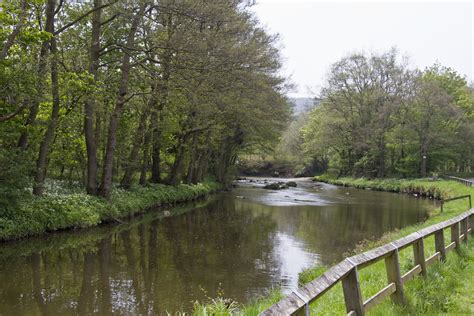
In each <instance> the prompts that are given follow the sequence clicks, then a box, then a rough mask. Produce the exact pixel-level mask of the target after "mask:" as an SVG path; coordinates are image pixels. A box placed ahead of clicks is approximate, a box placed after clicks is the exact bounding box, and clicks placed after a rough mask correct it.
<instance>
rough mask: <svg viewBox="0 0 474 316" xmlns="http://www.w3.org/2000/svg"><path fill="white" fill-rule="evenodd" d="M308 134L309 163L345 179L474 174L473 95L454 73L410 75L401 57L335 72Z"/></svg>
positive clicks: (361, 59)
mask: <svg viewBox="0 0 474 316" xmlns="http://www.w3.org/2000/svg"><path fill="white" fill-rule="evenodd" d="M321 93H322V97H323V101H322V103H321V106H320V107H317V108H315V109H314V110H313V111H312V112H311V114H310V117H309V120H308V122H307V124H306V125H305V126H304V127H303V128H302V131H303V138H304V142H303V145H302V151H300V153H301V152H304V155H305V156H306V157H319V159H324V160H326V161H328V162H329V165H328V169H327V170H329V171H332V172H336V173H337V174H338V175H339V176H341V175H347V176H358V177H359V176H366V177H384V176H387V175H390V176H395V177H396V176H402V177H415V176H421V177H425V176H427V175H428V174H429V173H433V172H453V171H456V172H459V171H464V172H469V171H471V170H472V162H473V161H474V160H473V152H472V148H474V144H473V143H472V135H473V131H474V120H472V112H473V109H474V106H473V104H474V98H473V89H472V87H469V86H468V85H467V82H466V80H465V79H464V78H463V77H461V76H460V75H459V74H457V73H456V72H455V71H454V70H452V69H450V68H446V67H442V66H440V65H434V66H432V67H431V68H428V69H426V70H425V71H423V72H422V71H419V70H417V69H415V70H411V69H409V68H408V66H407V64H406V62H405V61H404V60H402V59H400V58H399V57H398V54H397V51H396V50H391V51H388V52H386V53H383V54H380V55H378V54H372V55H369V56H367V55H365V54H353V55H350V56H347V57H345V58H343V59H341V60H340V61H338V62H336V63H335V64H334V65H332V67H331V71H330V73H329V75H328V79H327V84H326V86H325V87H324V88H323V89H322V92H321Z"/></svg>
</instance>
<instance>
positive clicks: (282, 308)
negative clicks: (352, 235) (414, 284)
mask: <svg viewBox="0 0 474 316" xmlns="http://www.w3.org/2000/svg"><path fill="white" fill-rule="evenodd" d="M473 224H474V209H470V210H469V211H467V212H465V213H463V214H461V215H458V216H456V217H454V218H452V219H450V220H447V221H444V222H441V223H438V224H435V225H432V226H429V227H427V228H424V229H421V230H420V231H417V232H415V233H413V234H410V235H408V236H406V237H404V238H401V239H398V240H396V241H394V242H391V243H389V244H386V245H383V246H381V247H378V248H375V249H372V250H370V251H367V252H364V253H361V254H358V255H355V256H352V257H349V258H346V259H344V260H343V261H341V262H340V263H338V264H337V265H335V266H333V267H331V268H330V269H329V270H328V271H326V272H325V273H323V274H322V275H321V276H320V277H318V278H316V279H315V280H313V281H311V282H310V283H308V284H307V285H305V286H304V287H301V288H299V289H298V290H295V291H293V292H292V293H291V294H290V295H288V296H287V297H285V298H283V299H282V300H281V301H279V302H278V303H275V304H274V305H272V306H271V307H270V308H269V309H267V310H265V311H263V312H262V313H261V314H260V315H309V304H310V303H312V302H314V301H315V300H317V299H318V298H319V297H321V296H322V295H323V294H324V293H326V292H327V291H328V290H329V289H331V288H332V287H333V286H334V285H336V284H337V283H338V282H342V289H343V293H344V300H345V304H346V310H347V314H348V315H364V314H365V312H366V311H367V310H369V309H370V308H372V307H374V306H375V305H377V304H378V303H380V302H381V301H382V300H384V299H385V298H387V297H389V296H390V297H391V299H392V300H393V301H394V302H395V303H398V304H404V303H405V302H406V301H405V295H404V293H403V285H404V284H405V283H406V282H408V281H410V280H412V279H413V278H414V277H415V276H416V275H418V274H421V275H422V276H423V277H425V276H426V268H427V267H428V266H429V265H431V264H433V263H435V262H437V261H440V260H441V261H444V260H445V259H446V253H447V252H449V251H451V250H453V249H457V248H459V246H460V243H461V242H467V239H468V233H470V232H472V229H473V228H474V227H473V226H474V225H473ZM446 228H450V230H451V239H450V240H451V242H450V243H449V244H448V245H447V246H445V241H444V229H446ZM431 235H434V238H435V249H436V250H435V253H434V254H432V255H431V256H429V257H428V258H425V250H424V242H425V238H427V237H428V236H431ZM410 246H412V247H413V257H414V263H415V265H414V267H413V268H412V269H411V270H409V271H408V272H406V273H405V274H403V275H402V274H401V272H400V261H399V252H400V250H402V249H405V248H407V247H410ZM382 259H384V260H385V267H386V270H387V281H388V284H387V285H386V286H385V287H384V288H383V289H381V290H380V291H379V292H378V293H377V294H375V295H373V296H372V297H370V298H368V299H366V300H364V299H363V297H362V293H361V290H360V283H359V277H358V275H359V270H361V269H363V268H365V267H367V266H370V265H372V264H374V263H375V262H378V261H380V260H382Z"/></svg>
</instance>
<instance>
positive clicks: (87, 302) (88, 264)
mask: <svg viewBox="0 0 474 316" xmlns="http://www.w3.org/2000/svg"><path fill="white" fill-rule="evenodd" d="M82 275H83V276H82V285H81V293H80V294H79V299H78V302H77V312H78V314H79V315H87V314H89V313H91V312H93V311H94V309H93V306H92V305H93V303H94V293H95V290H94V287H93V285H92V279H93V277H94V254H93V253H91V252H89V251H88V252H86V253H85V254H84V269H83V272H82Z"/></svg>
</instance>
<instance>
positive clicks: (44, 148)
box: [33, 0, 60, 195]
mask: <svg viewBox="0 0 474 316" xmlns="http://www.w3.org/2000/svg"><path fill="white" fill-rule="evenodd" d="M54 9H55V0H48V3H47V10H46V31H47V32H49V33H51V34H53V33H54ZM50 52H51V56H52V58H51V93H52V96H53V108H52V111H51V118H50V120H49V123H48V127H47V129H46V133H45V135H44V137H43V141H42V142H41V145H40V149H39V156H38V161H37V163H36V173H35V180H34V184H33V194H35V195H41V194H43V189H44V188H43V185H44V179H45V177H46V168H47V160H48V155H49V149H50V146H51V143H52V141H53V138H54V133H55V131H56V127H57V124H58V119H59V106H60V99H59V81H58V61H57V58H58V57H57V42H56V37H54V36H53V37H52V38H51V40H50Z"/></svg>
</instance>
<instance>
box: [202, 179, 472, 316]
mask: <svg viewBox="0 0 474 316" xmlns="http://www.w3.org/2000/svg"><path fill="white" fill-rule="evenodd" d="M315 180H316V181H322V182H326V183H332V184H336V185H343V186H353V187H356V188H359V189H366V190H378V191H389V192H398V193H406V194H411V195H414V196H416V197H420V196H424V197H428V198H435V199H446V198H450V197H454V196H459V195H466V194H471V195H472V194H474V188H472V187H467V186H464V185H462V184H460V183H457V182H454V181H445V180H431V179H414V180H397V179H380V180H367V179H353V178H341V179H330V178H326V177H322V178H321V177H318V178H316V179H315ZM467 209H468V205H467V202H466V200H460V201H454V202H449V203H447V204H446V205H445V207H444V212H443V213H440V210H439V209H432V210H431V212H430V217H429V218H428V219H427V220H426V221H425V222H423V223H420V224H417V225H411V226H407V227H405V228H403V229H400V230H396V231H392V232H389V233H387V234H385V235H384V236H383V237H382V238H380V239H378V240H367V241H365V242H363V243H361V244H359V245H358V246H357V247H356V248H355V249H354V250H353V251H352V252H351V253H348V254H347V256H350V255H353V254H356V253H361V252H364V251H367V250H369V249H372V248H375V247H378V246H381V245H383V244H386V243H388V242H390V241H393V240H396V239H399V238H401V237H404V236H406V235H409V234H411V233H413V232H415V231H418V230H420V229H421V228H423V227H427V226H430V225H433V224H435V223H438V222H441V221H444V220H447V219H450V218H452V217H454V216H456V215H458V214H460V213H462V212H464V211H466V210H467ZM445 236H449V231H446V232H445ZM448 239H449V237H447V238H446V240H448ZM425 252H426V254H432V253H434V252H435V250H434V238H433V237H429V238H427V240H426V241H425ZM412 257H413V254H412V250H411V248H410V249H405V250H402V251H401V252H400V263H401V264H400V265H401V269H402V273H405V272H407V271H408V270H409V269H410V268H411V267H412V266H413V258H412ZM334 263H336V262H334ZM327 268H329V267H324V266H315V267H313V268H310V269H307V270H305V271H303V272H302V273H300V275H299V283H300V284H301V285H303V284H306V283H308V282H310V281H312V280H313V279H315V278H316V277H318V276H319V275H321V274H322V273H323V272H324V271H325V270H326V269H327ZM473 271H474V243H473V242H472V240H471V241H470V242H469V244H467V245H466V244H463V246H462V247H461V251H460V252H459V253H458V252H451V253H449V254H448V257H447V261H446V262H445V263H440V264H434V265H433V266H430V267H429V269H428V276H427V278H426V280H423V279H421V278H416V279H415V280H413V281H411V282H409V283H407V285H406V286H405V294H406V297H407V298H408V305H407V306H405V307H400V306H397V305H394V304H392V303H391V301H390V300H389V299H388V300H385V301H384V302H383V303H382V304H380V305H378V306H376V308H374V309H373V310H371V311H370V313H371V314H375V315H379V314H380V315H387V314H390V315H401V314H404V315H406V314H413V315H418V314H439V313H458V314H459V313H461V314H463V313H464V314H471V313H472V306H473V304H472V303H473V302H474V294H473V293H474V292H473V289H474V280H473V279H472V273H473ZM359 277H360V284H361V290H362V294H363V297H364V299H367V298H369V297H370V296H372V295H374V294H375V293H377V292H378V291H379V290H380V289H382V288H383V287H385V285H386V271H385V267H384V263H383V261H381V262H379V263H377V264H375V265H372V266H370V267H367V268H365V269H363V270H361V271H360V276H359ZM280 298H281V294H279V292H278V290H274V291H273V292H272V293H271V295H269V296H268V297H266V298H262V299H257V300H256V301H254V302H252V303H250V304H246V305H241V306H240V307H238V306H236V305H235V304H234V305H233V309H234V312H233V313H232V314H241V315H258V313H259V312H262V311H263V310H265V309H266V308H268V307H270V306H271V305H273V304H274V303H276V302H277V301H279V299H280ZM220 300H221V299H220ZM215 302H219V300H216V301H215ZM197 307H198V308H196V310H195V314H197V315H204V314H205V311H206V310H207V311H211V310H213V311H216V310H217V311H219V312H220V313H221V314H222V315H226V312H225V311H224V309H225V308H224V307H225V305H224V304H214V303H212V302H211V303H210V304H207V305H198V306H197ZM311 312H312V314H313V313H314V314H344V313H346V310H345V304H344V297H343V293H342V287H341V285H340V284H339V285H337V286H335V287H334V288H332V289H331V290H330V291H328V292H327V293H326V294H324V295H323V296H322V297H321V298H320V299H318V301H317V303H315V304H312V306H311ZM229 314H230V313H229Z"/></svg>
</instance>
